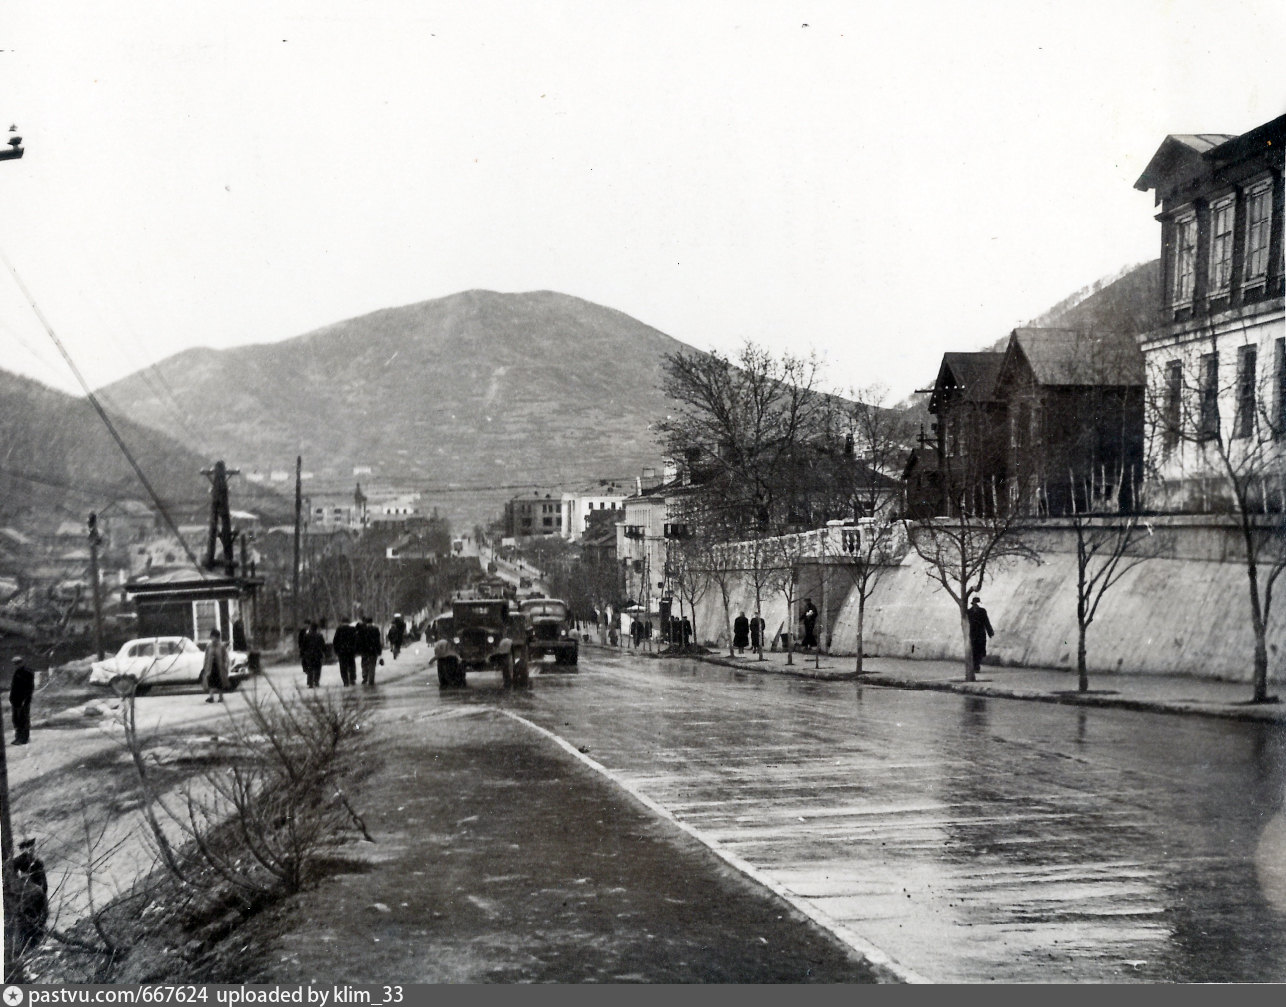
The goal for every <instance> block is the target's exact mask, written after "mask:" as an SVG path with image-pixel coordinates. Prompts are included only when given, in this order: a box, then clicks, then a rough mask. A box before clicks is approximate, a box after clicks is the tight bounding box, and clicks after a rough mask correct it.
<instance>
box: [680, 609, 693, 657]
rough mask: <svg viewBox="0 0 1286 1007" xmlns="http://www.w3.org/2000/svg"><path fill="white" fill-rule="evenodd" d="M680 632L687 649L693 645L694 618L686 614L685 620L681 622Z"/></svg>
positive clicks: (684, 647) (684, 646)
mask: <svg viewBox="0 0 1286 1007" xmlns="http://www.w3.org/2000/svg"><path fill="white" fill-rule="evenodd" d="M679 634H680V638H681V639H682V640H683V649H684V650H687V649H688V648H689V647H691V646H692V620H691V619H689V618H688V617H687V616H686V615H685V616H684V617H683V621H682V622H681V623H680V624H679Z"/></svg>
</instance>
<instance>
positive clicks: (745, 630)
mask: <svg viewBox="0 0 1286 1007" xmlns="http://www.w3.org/2000/svg"><path fill="white" fill-rule="evenodd" d="M732 645H733V647H735V648H736V649H737V653H738V654H744V653H745V652H746V648H747V647H749V646H750V620H749V619H747V618H746V613H745V611H744V610H743V611H742V613H741V614H740V615H739V616H737V618H735V619H733V620H732Z"/></svg>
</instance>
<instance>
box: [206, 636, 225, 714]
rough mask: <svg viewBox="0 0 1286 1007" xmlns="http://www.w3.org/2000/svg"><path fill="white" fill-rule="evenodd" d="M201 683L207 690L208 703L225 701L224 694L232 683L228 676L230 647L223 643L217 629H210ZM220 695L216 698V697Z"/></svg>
mask: <svg viewBox="0 0 1286 1007" xmlns="http://www.w3.org/2000/svg"><path fill="white" fill-rule="evenodd" d="M201 685H202V687H203V688H204V689H205V691H206V697H205V701H206V702H207V703H214V702H216V701H217V702H220V703H222V702H223V694H224V693H225V692H226V691H227V690H228V688H229V686H231V685H232V682H231V680H230V679H229V678H228V648H227V647H225V646H224V645H223V640H222V638H221V637H220V636H219V631H218V630H217V629H212V630H210V642H209V643H208V644H206V647H205V663H204V664H203V665H202V666H201ZM216 696H218V699H217V700H216V699H215V697H216Z"/></svg>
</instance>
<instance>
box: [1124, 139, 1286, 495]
mask: <svg viewBox="0 0 1286 1007" xmlns="http://www.w3.org/2000/svg"><path fill="white" fill-rule="evenodd" d="M1284 155H1286V116H1279V117H1278V118H1276V119H1273V120H1272V121H1271V122H1267V123H1264V124H1263V125H1261V126H1259V127H1257V128H1255V129H1253V130H1251V131H1250V132H1248V133H1244V134H1242V135H1240V136H1230V135H1227V134H1222V133H1218V134H1186V135H1172V136H1167V137H1166V138H1165V140H1164V142H1163V143H1162V144H1161V146H1160V147H1159V148H1158V149H1157V152H1156V153H1155V154H1154V155H1153V157H1152V160H1151V161H1150V162H1149V163H1148V166H1147V168H1146V169H1145V170H1144V172H1143V174H1142V175H1141V176H1140V177H1139V180H1138V181H1137V182H1136V183H1135V188H1136V189H1140V190H1143V191H1148V190H1154V191H1155V193H1156V203H1157V204H1158V205H1159V206H1160V207H1161V211H1160V213H1158V214H1157V218H1156V219H1157V220H1158V221H1160V223H1161V281H1162V282H1161V304H1160V305H1159V308H1160V311H1161V313H1162V314H1161V322H1160V324H1159V325H1158V327H1157V328H1156V329H1155V330H1153V331H1152V332H1149V333H1148V334H1147V335H1146V337H1145V339H1144V341H1143V352H1144V355H1145V358H1146V363H1147V372H1148V400H1149V409H1148V417H1147V419H1148V441H1149V446H1150V447H1151V449H1152V455H1153V458H1154V460H1155V464H1154V472H1153V476H1154V486H1153V498H1152V499H1153V500H1154V501H1155V502H1156V503H1157V504H1158V505H1161V506H1167V507H1171V508H1174V509H1180V510H1207V509H1212V508H1217V507H1218V506H1220V501H1219V496H1220V491H1219V484H1220V476H1221V470H1223V469H1224V467H1225V464H1226V463H1227V461H1229V460H1230V461H1231V462H1232V463H1233V464H1234V465H1241V464H1244V463H1245V461H1246V459H1254V458H1256V457H1259V456H1261V455H1263V454H1264V452H1265V451H1268V452H1269V457H1270V458H1276V460H1277V462H1280V461H1281V457H1282V447H1281V445H1282V443H1283V442H1286V330H1284V328H1283V268H1282V247H1283V239H1282V207H1283V195H1284V194H1283V166H1284V163H1286V161H1284ZM1265 467H1266V468H1272V467H1273V466H1272V464H1269V465H1267V466H1265ZM1278 478H1279V480H1280V466H1278ZM1281 489H1282V487H1281V486H1278V487H1277V491H1278V492H1280V491H1281Z"/></svg>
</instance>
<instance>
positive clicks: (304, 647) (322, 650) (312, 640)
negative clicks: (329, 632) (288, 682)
mask: <svg viewBox="0 0 1286 1007" xmlns="http://www.w3.org/2000/svg"><path fill="white" fill-rule="evenodd" d="M325 662H326V638H325V637H324V636H322V635H321V631H320V630H319V629H318V628H317V623H315V622H310V623H309V624H308V628H307V629H305V630H304V631H303V633H302V634H301V635H300V637H299V663H300V664H302V665H303V666H304V680H305V681H306V682H307V683H308V688H310V689H315V688H317V686H318V685H320V684H321V673H322V665H323V664H324V663H325Z"/></svg>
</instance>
